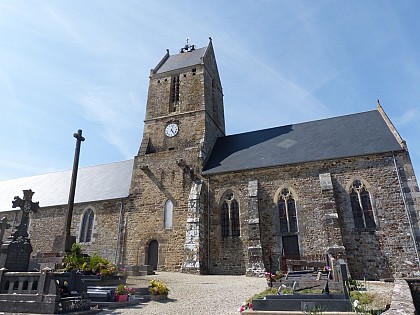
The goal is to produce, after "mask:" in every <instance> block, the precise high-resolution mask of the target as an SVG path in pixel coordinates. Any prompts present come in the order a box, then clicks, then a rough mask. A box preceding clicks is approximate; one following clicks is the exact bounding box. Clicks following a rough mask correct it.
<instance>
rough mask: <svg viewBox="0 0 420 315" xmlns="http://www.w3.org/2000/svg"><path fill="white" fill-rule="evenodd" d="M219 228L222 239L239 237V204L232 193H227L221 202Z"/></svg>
mask: <svg viewBox="0 0 420 315" xmlns="http://www.w3.org/2000/svg"><path fill="white" fill-rule="evenodd" d="M221 228H222V237H223V238H226V237H229V236H232V237H239V236H241V227H240V221H239V202H238V201H237V200H236V199H235V198H234V195H233V193H232V192H227V193H226V194H225V196H224V199H223V202H222V206H221Z"/></svg>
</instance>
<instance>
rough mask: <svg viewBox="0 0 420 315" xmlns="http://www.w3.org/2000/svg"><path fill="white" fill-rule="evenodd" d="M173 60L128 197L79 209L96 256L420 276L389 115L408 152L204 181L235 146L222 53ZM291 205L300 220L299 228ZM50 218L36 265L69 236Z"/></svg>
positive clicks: (418, 206)
mask: <svg viewBox="0 0 420 315" xmlns="http://www.w3.org/2000/svg"><path fill="white" fill-rule="evenodd" d="M198 53H200V54H201V55H200V58H199V59H197V60H196V62H190V63H188V62H186V60H187V61H188V60H189V58H190V59H194V58H196V57H194V56H198ZM171 58H172V57H170V56H169V53H168V54H167V55H166V56H165V57H164V58H163V59H162V61H161V62H160V63H159V64H158V66H157V67H156V68H155V69H153V70H151V73H150V84H149V95H148V99H147V105H146V117H145V121H144V131H143V137H142V141H141V145H140V149H139V151H138V154H137V156H136V157H135V158H134V167H133V171H132V177H131V188H130V191H129V193H128V195H127V196H123V197H122V198H120V199H115V198H114V199H110V200H102V201H94V202H86V203H78V204H76V205H75V208H74V214H73V221H72V231H71V233H72V235H75V236H76V237H77V239H78V241H81V242H82V244H83V247H84V248H85V250H86V251H87V252H88V253H99V254H100V255H102V256H105V257H107V258H108V259H109V260H110V261H113V262H116V263H118V264H123V265H143V264H150V265H153V266H154V267H155V268H157V269H159V270H170V271H175V270H180V271H182V272H189V273H210V274H247V275H259V274H261V273H262V272H264V271H265V270H270V271H274V270H277V269H278V268H280V267H283V264H284V259H286V258H287V259H302V260H303V259H306V260H323V261H325V257H326V254H327V253H333V254H332V255H333V256H334V255H336V256H337V255H339V257H340V258H343V259H345V260H347V262H348V266H349V270H350V273H351V275H352V276H353V277H354V278H362V277H366V278H368V279H379V278H388V277H401V276H408V275H414V274H416V273H417V272H418V270H419V260H418V253H419V249H418V246H419V237H420V232H419V223H418V215H419V211H420V192H419V188H418V184H417V181H416V178H415V175H414V170H413V168H412V165H411V162H410V158H409V154H408V151H407V148H406V146H405V143H404V142H403V141H402V140H401V138H400V136H399V135H398V133H397V132H396V130H395V128H394V127H393V126H392V124H391V122H390V121H389V119H388V117H386V115H385V114H384V113H383V111H382V109H381V108H379V109H378V111H380V112H381V114H382V115H383V120H384V121H385V122H386V123H387V125H388V127H389V130H391V132H392V134H393V135H394V136H393V137H395V139H397V141H398V143H400V144H401V147H400V148H398V150H396V151H388V152H385V151H381V152H379V153H374V154H362V155H360V154H359V155H357V156H349V157H344V158H329V159H323V160H317V161H312V160H311V161H305V162H300V163H295V162H293V163H285V164H278V165H274V166H269V167H259V168H246V169H240V170H236V171H227V172H215V173H206V172H204V173H203V167H204V166H205V165H206V163H207V162H208V159H209V157H210V154H212V150H213V147H214V145H215V142H216V139H217V138H223V137H224V136H225V121H224V107H223V92H222V87H221V83H220V78H219V74H218V70H217V65H216V60H215V55H214V51H213V47H212V43H211V41H210V43H209V45H208V46H207V47H205V48H202V49H199V50H197V51H195V50H193V49H192V50H191V51H187V52H184V53H183V54H179V55H175V57H173V58H172V59H171ZM168 64H169V65H171V66H168ZM165 67H166V68H165ZM162 69H164V70H165V71H163V70H162ZM289 131H290V130H288V132H289ZM395 139H394V140H395ZM355 141H357V140H355ZM286 144H287V143H286ZM289 144H290V140H289ZM283 145H284V144H283ZM247 149H248V147H245V148H244V150H245V151H246V150H247ZM319 149H320V150H322V148H319ZM355 182H357V183H359V184H360V185H362V186H363V189H365V190H364V193H365V198H367V197H366V194H368V196H369V197H368V199H369V201H370V202H371V207H372V209H371V211H370V212H369V213H372V217H370V218H367V219H370V220H371V221H370V225H369V224H366V222H365V225H364V226H363V227H360V225H358V224H356V223H355V220H356V219H355V217H356V216H355V214H354V209H352V204H351V200H350V196H351V195H350V194H351V191H352V189H353V188H352V187H353V186H352V185H354V183H355ZM24 188H28V187H24ZM17 193H18V192H17ZM364 200H365V201H366V200H367V199H364ZM282 202H284V204H285V207H286V206H287V207H292V208H291V209H292V210H293V211H292V212H291V217H290V218H289V217H287V228H285V226H284V224H285V222H286V221H285V219H284V217H283V215H284V214H283V212H282V211H283V210H282V209H280V208H281V207H282V206H281V205H282ZM40 206H41V210H40V211H39V212H38V213H37V214H35V215H33V216H32V219H31V224H30V227H29V231H30V236H31V238H32V245H33V247H34V253H33V255H34V256H35V255H37V254H40V253H48V252H51V248H52V247H53V245H54V237H52V236H54V235H60V234H61V233H62V230H63V227H64V217H65V209H66V207H65V206H51V207H42V200H40ZM87 211H93V213H94V216H92V218H93V219H92V220H93V221H92V222H91V223H89V224H90V225H89V226H90V227H88V229H89V228H90V229H92V231H91V232H92V233H91V237H90V238H89V240H88V241H86V240H82V239H81V238H82V234H83V233H85V232H83V233H82V227H81V226H82V225H83V222H82V221H83V218H84V215H85V214H86V212H87ZM7 215H8V219H9V221H10V222H12V221H18V220H19V218H17V219H16V220H14V218H13V213H12V212H9V213H8V214H7ZM363 220H365V218H363ZM86 222H87V221H86ZM86 222H85V224H87V223H86ZM372 222H373V223H372ZM85 228H86V227H85ZM334 258H337V257H334Z"/></svg>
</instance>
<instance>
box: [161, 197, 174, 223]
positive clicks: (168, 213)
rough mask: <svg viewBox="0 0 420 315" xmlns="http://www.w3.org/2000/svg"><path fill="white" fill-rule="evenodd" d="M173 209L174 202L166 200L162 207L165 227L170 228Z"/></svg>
mask: <svg viewBox="0 0 420 315" xmlns="http://www.w3.org/2000/svg"><path fill="white" fill-rule="evenodd" d="M173 210H174V204H173V202H172V201H171V200H168V201H166V203H165V209H164V218H163V221H164V225H165V229H172V214H173Z"/></svg>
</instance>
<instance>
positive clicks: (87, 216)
mask: <svg viewBox="0 0 420 315" xmlns="http://www.w3.org/2000/svg"><path fill="white" fill-rule="evenodd" d="M94 221H95V212H94V211H93V209H91V208H88V209H86V211H85V213H84V214H83V217H82V226H81V229H80V236H79V243H88V242H91V241H92V234H93V223H94Z"/></svg>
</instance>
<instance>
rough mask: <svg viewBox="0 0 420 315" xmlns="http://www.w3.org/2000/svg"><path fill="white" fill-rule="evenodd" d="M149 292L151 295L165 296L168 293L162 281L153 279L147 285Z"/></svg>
mask: <svg viewBox="0 0 420 315" xmlns="http://www.w3.org/2000/svg"><path fill="white" fill-rule="evenodd" d="M149 292H150V294H152V295H166V294H168V293H169V288H168V287H167V285H166V284H165V283H163V282H162V281H160V280H156V279H153V280H152V281H150V284H149Z"/></svg>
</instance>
